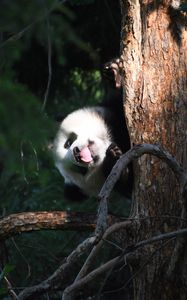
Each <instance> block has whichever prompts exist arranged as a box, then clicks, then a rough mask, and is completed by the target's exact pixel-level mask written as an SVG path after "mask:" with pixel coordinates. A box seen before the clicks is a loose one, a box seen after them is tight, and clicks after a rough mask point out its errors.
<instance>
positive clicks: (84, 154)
mask: <svg viewBox="0 0 187 300" xmlns="http://www.w3.org/2000/svg"><path fill="white" fill-rule="evenodd" d="M80 159H81V160H82V161H84V162H86V163H89V162H91V161H92V155H91V152H90V149H89V148H88V147H84V148H83V149H82V150H81V151H80Z"/></svg>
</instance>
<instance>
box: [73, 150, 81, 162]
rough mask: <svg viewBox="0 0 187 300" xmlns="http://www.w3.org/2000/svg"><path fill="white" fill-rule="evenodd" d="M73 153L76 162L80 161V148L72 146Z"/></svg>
mask: <svg viewBox="0 0 187 300" xmlns="http://www.w3.org/2000/svg"><path fill="white" fill-rule="evenodd" d="M73 155H74V157H75V159H76V161H77V162H80V160H81V159H80V150H79V148H78V147H74V148H73Z"/></svg>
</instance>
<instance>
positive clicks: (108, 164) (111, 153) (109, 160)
mask: <svg viewBox="0 0 187 300" xmlns="http://www.w3.org/2000/svg"><path fill="white" fill-rule="evenodd" d="M122 154H123V153H122V151H121V149H120V148H119V147H118V145H116V144H115V143H112V144H111V145H110V146H109V147H108V149H107V150H106V156H105V159H104V161H103V172H104V175H105V176H106V177H107V176H108V175H109V174H110V172H111V170H112V168H113V166H114V165H115V163H116V162H117V160H118V159H119V158H120V156H121V155H122Z"/></svg>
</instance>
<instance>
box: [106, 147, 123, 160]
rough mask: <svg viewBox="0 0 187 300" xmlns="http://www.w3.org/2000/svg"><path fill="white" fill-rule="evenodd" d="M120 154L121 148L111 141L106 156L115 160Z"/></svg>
mask: <svg viewBox="0 0 187 300" xmlns="http://www.w3.org/2000/svg"><path fill="white" fill-rule="evenodd" d="M122 154H123V153H122V151H121V149H120V148H119V147H118V146H117V145H116V144H115V143H112V144H111V145H110V146H109V147H108V149H107V151H106V155H107V156H110V157H111V158H113V159H116V160H118V159H119V158H120V156H121V155H122Z"/></svg>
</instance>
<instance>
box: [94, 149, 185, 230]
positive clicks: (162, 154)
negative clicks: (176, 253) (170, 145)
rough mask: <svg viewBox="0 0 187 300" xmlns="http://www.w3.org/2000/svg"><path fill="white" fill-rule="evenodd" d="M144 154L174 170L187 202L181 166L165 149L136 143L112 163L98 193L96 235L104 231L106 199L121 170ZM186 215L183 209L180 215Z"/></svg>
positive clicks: (183, 173)
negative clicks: (156, 158) (112, 165)
mask: <svg viewBox="0 0 187 300" xmlns="http://www.w3.org/2000/svg"><path fill="white" fill-rule="evenodd" d="M144 154H151V155H154V156H156V157H158V158H160V159H161V160H163V161H164V162H165V163H166V164H167V165H168V167H169V168H171V170H172V171H173V172H174V174H175V176H176V179H177V180H178V182H179V184H180V188H181V193H182V195H183V197H184V200H185V201H184V202H185V204H184V206H186V203H187V173H186V172H185V171H184V169H183V168H182V167H181V165H180V164H179V163H178V162H177V160H176V159H175V158H174V157H173V156H172V155H171V154H170V153H168V152H167V151H165V150H163V149H162V148H161V147H160V146H158V145H151V144H141V145H136V146H134V147H133V148H132V149H130V150H129V151H127V152H126V153H125V154H123V155H122V156H121V157H120V158H119V160H118V161H117V162H116V164H115V165H114V167H113V169H112V171H111V173H110V174H109V176H108V178H107V179H106V181H105V183H104V185H103V187H102V189H101V191H100V193H99V196H98V197H99V199H100V206H99V209H98V220H97V227H96V234H97V235H98V236H101V235H102V232H104V229H105V226H106V225H105V224H106V219H107V199H108V197H109V195H110V193H111V192H112V190H113V187H114V185H115V183H116V182H117V181H118V179H119V177H120V175H121V173H122V171H123V170H124V169H125V168H126V167H127V166H128V164H129V163H131V162H132V161H133V160H134V159H137V158H139V157H141V156H142V155H144ZM185 216H186V211H183V213H182V217H183V218H184V217H185Z"/></svg>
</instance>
